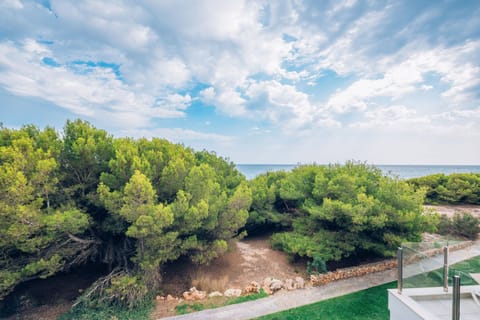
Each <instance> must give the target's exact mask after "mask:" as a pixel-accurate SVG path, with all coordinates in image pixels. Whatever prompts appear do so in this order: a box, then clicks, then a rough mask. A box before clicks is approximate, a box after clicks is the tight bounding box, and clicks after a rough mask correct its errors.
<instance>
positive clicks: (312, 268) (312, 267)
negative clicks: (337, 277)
mask: <svg viewBox="0 0 480 320" xmlns="http://www.w3.org/2000/svg"><path fill="white" fill-rule="evenodd" d="M326 272H327V264H326V263H325V261H324V260H323V259H322V258H320V257H314V258H313V260H312V261H309V262H307V273H308V274H309V275H310V274H318V273H326Z"/></svg>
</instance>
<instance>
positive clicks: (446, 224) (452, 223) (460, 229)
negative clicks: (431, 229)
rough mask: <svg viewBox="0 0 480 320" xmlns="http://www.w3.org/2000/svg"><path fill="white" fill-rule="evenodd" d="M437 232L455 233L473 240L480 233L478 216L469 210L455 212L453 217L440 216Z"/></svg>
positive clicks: (444, 233)
mask: <svg viewBox="0 0 480 320" xmlns="http://www.w3.org/2000/svg"><path fill="white" fill-rule="evenodd" d="M437 232H438V233H440V234H443V235H447V234H449V235H456V236H461V237H465V238H467V239H470V240H475V239H477V237H478V234H479V233H480V218H476V217H474V216H473V215H472V214H471V213H469V212H462V213H457V214H455V215H454V216H453V217H451V218H450V217H448V216H445V215H442V216H440V221H439V223H438V226H437Z"/></svg>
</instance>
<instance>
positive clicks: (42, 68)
mask: <svg viewBox="0 0 480 320" xmlns="http://www.w3.org/2000/svg"><path fill="white" fill-rule="evenodd" d="M51 54H52V52H51V50H50V49H49V48H48V47H46V46H44V45H42V44H39V43H38V42H36V41H34V40H32V39H27V40H26V41H25V42H24V43H23V44H22V45H21V46H18V47H17V46H15V45H14V44H13V43H5V42H4V43H0V66H1V68H0V85H2V86H3V87H4V88H6V89H7V90H9V91H10V92H13V93H15V94H17V95H21V96H35V97H41V98H43V99H44V100H47V101H50V102H52V103H55V104H57V105H59V106H62V107H64V108H66V109H68V110H70V111H72V112H73V113H75V114H77V115H81V116H87V117H90V118H95V117H106V118H108V119H109V120H110V121H112V122H113V123H115V122H117V123H118V124H129V125H136V126H144V125H146V124H148V123H149V121H150V119H151V118H152V117H160V118H161V117H172V116H182V115H183V111H184V110H185V109H186V108H187V107H188V105H189V104H190V101H191V98H190V96H189V95H186V96H180V95H178V94H165V95H164V96H165V98H164V99H163V100H162V103H160V104H157V105H155V104H154V102H155V99H156V98H155V96H154V95H152V94H149V93H148V92H143V91H142V90H137V89H136V88H135V87H130V86H128V85H127V84H125V83H123V82H122V81H121V80H119V79H118V78H117V76H116V74H115V73H114V72H113V71H112V70H111V69H110V68H102V67H98V66H96V67H95V66H94V67H89V68H88V72H80V73H79V72H78V69H71V68H69V67H68V66H66V65H60V66H57V67H52V66H49V65H47V64H45V63H43V62H42V61H43V59H44V58H45V57H50V55H51Z"/></svg>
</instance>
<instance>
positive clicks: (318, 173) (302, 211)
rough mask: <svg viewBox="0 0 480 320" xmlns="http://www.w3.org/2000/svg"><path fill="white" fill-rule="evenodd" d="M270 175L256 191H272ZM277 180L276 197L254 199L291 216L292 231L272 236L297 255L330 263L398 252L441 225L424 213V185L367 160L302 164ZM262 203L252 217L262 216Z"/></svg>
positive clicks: (258, 183) (255, 184)
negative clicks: (388, 172)
mask: <svg viewBox="0 0 480 320" xmlns="http://www.w3.org/2000/svg"><path fill="white" fill-rule="evenodd" d="M267 178H268V176H260V177H258V178H256V179H254V180H253V182H252V183H251V187H252V194H254V195H257V194H260V195H265V194H266V186H268V183H266V181H268V179H267ZM272 180H273V181H274V182H273V185H274V186H275V189H276V190H279V191H278V192H276V193H275V200H273V201H272V200H271V199H270V198H268V197H265V196H259V197H257V198H255V197H254V200H256V199H261V200H260V201H259V203H260V204H255V201H254V204H255V205H256V208H260V207H262V205H263V207H268V208H269V210H274V211H276V213H277V214H278V215H283V216H287V217H288V221H290V225H288V226H287V228H285V229H286V231H285V232H281V233H276V234H274V235H273V236H272V238H271V241H272V245H273V247H274V248H276V249H280V250H283V251H285V252H287V253H289V254H291V255H297V256H301V257H307V258H312V259H313V258H315V259H322V260H323V261H326V262H328V261H337V260H340V259H343V258H346V257H349V256H351V255H357V256H358V255H376V256H393V255H394V254H395V250H396V248H397V246H398V245H399V244H400V243H401V242H403V241H408V240H410V241H414V240H418V239H419V238H420V236H421V233H422V232H424V231H427V230H430V231H431V230H433V228H434V225H435V221H436V217H435V216H430V215H422V204H423V199H424V192H423V190H422V189H420V190H414V188H413V187H412V186H411V185H409V184H407V183H406V182H403V181H400V180H397V179H392V178H390V177H386V176H383V175H382V173H381V171H380V170H379V169H376V168H374V167H370V166H367V165H365V164H362V163H354V162H347V163H346V164H345V165H343V166H341V165H329V166H316V165H312V166H300V167H298V168H296V169H294V170H292V172H290V173H284V174H283V176H282V177H281V178H279V179H272ZM257 188H259V189H260V190H257ZM265 199H268V201H265ZM269 206H270V207H269ZM252 208H253V205H252ZM256 208H253V209H254V210H253V211H255V214H254V215H253V216H251V219H253V218H254V219H255V220H256V221H261V219H260V218H258V217H257V215H258V214H259V212H260V211H259V210H258V209H257V210H255V209H256ZM252 217H253V218H252ZM268 217H269V215H267V214H263V219H268ZM286 220H287V219H286ZM261 223H263V222H261Z"/></svg>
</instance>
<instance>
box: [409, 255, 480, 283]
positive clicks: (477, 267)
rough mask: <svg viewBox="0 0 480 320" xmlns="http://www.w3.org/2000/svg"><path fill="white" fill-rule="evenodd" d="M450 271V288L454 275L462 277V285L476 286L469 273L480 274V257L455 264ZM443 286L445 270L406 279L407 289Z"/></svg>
mask: <svg viewBox="0 0 480 320" xmlns="http://www.w3.org/2000/svg"><path fill="white" fill-rule="evenodd" d="M448 271H449V272H448V280H449V281H448V282H449V285H450V286H451V285H452V279H453V276H454V275H459V276H460V279H461V283H462V285H465V286H469V285H474V284H476V282H475V281H474V280H473V279H472V278H471V277H470V276H469V273H478V272H480V256H478V257H475V258H472V259H469V260H465V261H462V262H459V263H457V264H454V265H452V266H450V268H449V270H448ZM442 284H443V269H437V270H434V271H431V272H428V273H423V274H419V275H416V276H413V277H411V278H408V279H404V287H405V288H421V287H438V286H441V285H442Z"/></svg>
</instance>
